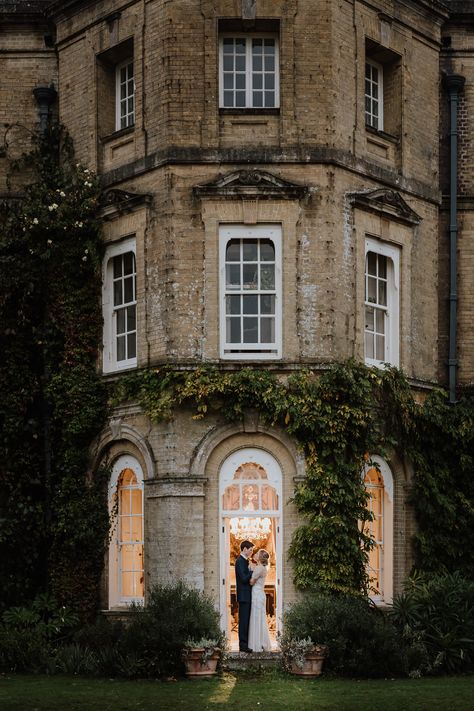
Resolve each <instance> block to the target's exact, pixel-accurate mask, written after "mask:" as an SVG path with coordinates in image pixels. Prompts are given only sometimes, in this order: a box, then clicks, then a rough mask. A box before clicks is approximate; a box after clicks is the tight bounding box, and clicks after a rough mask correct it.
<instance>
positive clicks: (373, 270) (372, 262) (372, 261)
mask: <svg viewBox="0 0 474 711" xmlns="http://www.w3.org/2000/svg"><path fill="white" fill-rule="evenodd" d="M367 274H373V276H376V274H377V255H376V254H375V252H368V253H367Z"/></svg>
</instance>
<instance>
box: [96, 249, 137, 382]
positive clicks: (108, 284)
mask: <svg viewBox="0 0 474 711" xmlns="http://www.w3.org/2000/svg"><path fill="white" fill-rule="evenodd" d="M127 252H133V254H134V255H135V269H136V270H137V255H136V239H135V236H133V237H128V238H126V239H123V240H120V242H114V243H113V244H110V245H108V246H107V248H106V252H105V256H104V260H103V263H102V315H103V319H104V325H103V351H102V371H103V372H104V373H114V372H117V371H122V370H129V369H131V368H136V367H137V356H136V357H135V358H129V359H127V360H122V361H117V353H116V339H115V326H114V306H113V274H112V259H113V258H114V257H117V256H119V255H121V254H125V253H127ZM137 282H138V270H137V271H136V283H137ZM136 319H137V355H138V329H139V323H138V308H137V313H136Z"/></svg>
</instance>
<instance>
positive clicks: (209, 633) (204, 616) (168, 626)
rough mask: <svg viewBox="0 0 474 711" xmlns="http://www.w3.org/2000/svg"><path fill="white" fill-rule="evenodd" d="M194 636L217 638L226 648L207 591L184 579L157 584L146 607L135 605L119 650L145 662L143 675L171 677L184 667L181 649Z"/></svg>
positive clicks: (216, 613)
mask: <svg viewBox="0 0 474 711" xmlns="http://www.w3.org/2000/svg"><path fill="white" fill-rule="evenodd" d="M190 638H192V639H201V638H206V639H214V640H217V642H218V644H217V646H219V647H221V648H222V649H223V648H224V647H225V635H224V633H223V632H222V630H221V629H220V618H219V613H218V612H217V611H216V609H215V607H214V603H213V601H212V600H211V599H210V598H209V597H207V596H206V595H205V594H204V593H201V592H199V591H198V590H195V589H194V588H191V587H189V586H187V585H186V584H185V583H183V582H178V583H177V584H176V585H169V586H158V587H155V588H154V589H153V590H152V591H151V593H150V595H149V599H148V603H147V605H146V607H141V606H137V605H136V606H134V607H132V621H131V622H130V624H129V625H127V628H126V629H125V632H124V635H123V637H122V639H121V642H120V649H121V651H122V653H123V654H124V655H126V656H128V655H130V654H132V655H134V656H135V657H136V658H138V659H142V660H144V661H145V664H144V665H143V669H142V671H141V674H140V676H151V677H158V676H169V675H174V674H177V673H179V672H180V671H181V670H182V661H181V651H182V649H183V648H184V647H185V645H186V643H187V641H188V640H189V639H190Z"/></svg>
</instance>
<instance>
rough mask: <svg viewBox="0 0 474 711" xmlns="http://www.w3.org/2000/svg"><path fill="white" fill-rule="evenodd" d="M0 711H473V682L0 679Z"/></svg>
mask: <svg viewBox="0 0 474 711" xmlns="http://www.w3.org/2000/svg"><path fill="white" fill-rule="evenodd" d="M0 709H1V710H2V711H20V710H21V711H76V710H77V709H87V711H132V710H134V709H143V710H145V709H146V710H147V711H148V710H150V709H157V710H159V711H167V710H168V709H169V710H170V711H171V709H173V710H175V709H176V711H201V710H202V711H204V710H205V709H208V710H209V711H219V710H220V709H235V711H237V710H239V711H245V709H249V710H250V709H251V710H252V711H283V710H284V711H318V710H319V709H324V710H325V711H326V710H328V709H329V710H330V711H332V710H334V711H336V710H337V711H367V709H371V711H438V710H439V711H474V676H466V677H449V678H448V677H443V678H439V679H416V680H415V679H399V680H376V681H349V680H340V679H339V680H336V679H324V678H322V679H316V680H311V681H310V680H306V679H294V678H292V677H285V676H282V675H279V674H277V673H272V674H264V675H262V676H251V677H250V676H235V675H234V674H225V675H224V676H223V677H221V678H219V679H212V680H204V679H201V680H198V681H187V680H180V681H171V682H160V681H122V680H120V681H119V680H112V679H85V678H76V677H64V676H62V677H47V676H31V675H28V676H27V675H3V676H0Z"/></svg>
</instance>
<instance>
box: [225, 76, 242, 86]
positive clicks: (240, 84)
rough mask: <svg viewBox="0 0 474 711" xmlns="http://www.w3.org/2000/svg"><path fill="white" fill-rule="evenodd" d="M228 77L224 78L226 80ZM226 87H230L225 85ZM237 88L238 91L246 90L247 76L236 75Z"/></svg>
mask: <svg viewBox="0 0 474 711" xmlns="http://www.w3.org/2000/svg"><path fill="white" fill-rule="evenodd" d="M227 76H228V75H226V76H225V77H224V79H226V77H227ZM229 86H232V84H230V85H229ZM224 87H225V88H228V87H226V85H225V84H224ZM235 88H236V89H245V74H236V75H235Z"/></svg>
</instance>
